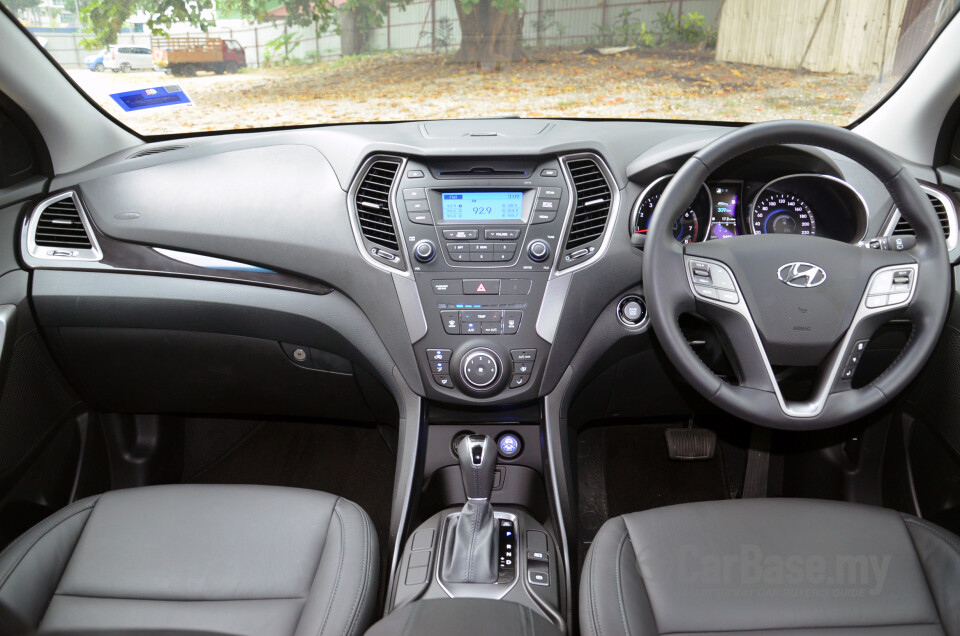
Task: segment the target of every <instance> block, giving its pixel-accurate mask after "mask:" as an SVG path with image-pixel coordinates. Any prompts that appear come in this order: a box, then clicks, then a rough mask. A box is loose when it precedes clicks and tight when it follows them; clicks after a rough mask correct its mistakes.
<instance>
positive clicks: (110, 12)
mask: <svg viewBox="0 0 960 636" xmlns="http://www.w3.org/2000/svg"><path fill="white" fill-rule="evenodd" d="M212 8H213V1H212V0H92V1H91V2H89V3H88V4H87V5H86V6H85V7H83V8H82V9H81V10H80V20H81V22H82V23H83V26H84V28H85V29H86V30H88V31H90V32H92V33H93V34H94V36H93V37H92V38H88V39H86V40H83V41H82V42H81V44H82V45H83V46H84V47H86V48H94V49H95V48H101V47H105V46H107V45H110V44H114V43H116V41H117V34H119V33H120V29H122V28H123V24H124V23H125V22H126V21H127V20H129V19H130V16H132V15H134V14H136V13H138V12H140V11H144V12H146V13H149V14H150V18H149V20H147V28H149V29H150V31H151V33H153V34H154V35H166V32H167V29H168V28H169V27H170V26H171V25H172V24H174V23H177V22H187V23H189V24H190V25H192V26H194V27H197V28H199V29H203V30H204V31H206V30H207V28H208V27H210V26H211V22H210V21H208V20H206V19H205V18H204V17H203V15H202V12H203V11H206V10H208V9H212Z"/></svg>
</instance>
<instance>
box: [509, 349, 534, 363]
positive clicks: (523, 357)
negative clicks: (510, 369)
mask: <svg viewBox="0 0 960 636" xmlns="http://www.w3.org/2000/svg"><path fill="white" fill-rule="evenodd" d="M510 357H511V358H513V361H514V362H533V361H534V360H536V359H537V350H536V349H511V350H510Z"/></svg>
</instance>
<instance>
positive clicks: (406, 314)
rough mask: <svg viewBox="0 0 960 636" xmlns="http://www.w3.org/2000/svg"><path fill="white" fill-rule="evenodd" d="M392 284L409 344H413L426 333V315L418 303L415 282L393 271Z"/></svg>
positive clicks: (418, 293) (418, 294)
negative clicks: (398, 301)
mask: <svg viewBox="0 0 960 636" xmlns="http://www.w3.org/2000/svg"><path fill="white" fill-rule="evenodd" d="M393 286H394V287H395V288H396V290H397V298H399V299H400V311H401V312H403V321H404V322H405V323H407V334H409V336H410V344H413V343H414V342H416V341H417V340H420V339H421V338H423V337H424V336H425V335H427V317H426V314H424V312H423V305H422V304H421V303H420V292H419V291H417V283H416V281H415V280H413V279H412V278H407V277H406V276H401V275H400V272H399V271H397V272H394V276H393Z"/></svg>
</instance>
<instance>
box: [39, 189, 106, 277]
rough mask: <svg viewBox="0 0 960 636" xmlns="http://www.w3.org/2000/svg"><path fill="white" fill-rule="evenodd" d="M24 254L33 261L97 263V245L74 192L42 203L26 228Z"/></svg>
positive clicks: (99, 255)
mask: <svg viewBox="0 0 960 636" xmlns="http://www.w3.org/2000/svg"><path fill="white" fill-rule="evenodd" d="M26 245H27V251H28V252H29V253H30V255H31V256H34V257H36V258H49V259H72V260H85V261H98V260H100V258H101V257H102V253H101V252H100V246H99V245H97V242H96V238H95V237H94V236H93V233H92V231H91V229H90V222H89V221H88V220H87V218H86V213H85V212H84V210H83V206H82V205H81V204H80V199H79V197H78V196H77V194H76V193H75V192H64V193H62V194H58V195H56V196H54V197H51V198H49V199H47V200H45V201H42V202H41V203H40V204H38V205H37V207H36V208H35V209H34V211H33V213H32V214H31V215H30V217H29V218H28V220H27V226H26Z"/></svg>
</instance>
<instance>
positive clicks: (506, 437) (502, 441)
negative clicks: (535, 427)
mask: <svg viewBox="0 0 960 636" xmlns="http://www.w3.org/2000/svg"><path fill="white" fill-rule="evenodd" d="M497 448H498V449H499V450H500V456H501V457H504V458H505V459H513V458H514V457H516V456H517V455H519V454H520V451H522V450H523V442H522V441H521V440H520V436H519V435H516V434H514V433H504V434H503V435H501V436H500V437H499V438H498V439H497Z"/></svg>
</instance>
